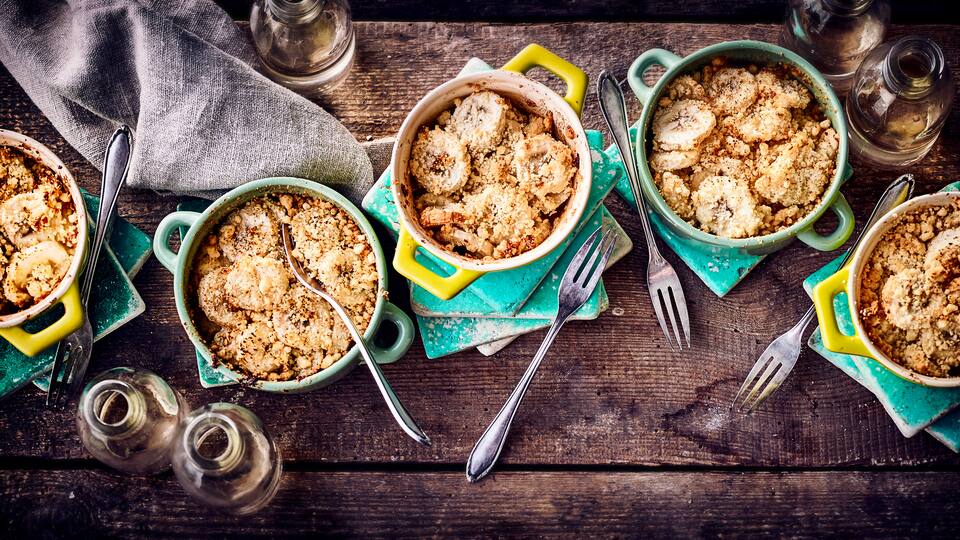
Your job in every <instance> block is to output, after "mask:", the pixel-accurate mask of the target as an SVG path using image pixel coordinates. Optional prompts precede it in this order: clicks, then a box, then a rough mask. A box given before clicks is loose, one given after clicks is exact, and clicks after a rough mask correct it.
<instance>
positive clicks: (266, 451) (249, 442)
mask: <svg viewBox="0 0 960 540" xmlns="http://www.w3.org/2000/svg"><path fill="white" fill-rule="evenodd" d="M281 470H282V465H281V461H280V452H279V450H278V449H277V447H276V445H274V443H273V439H272V438H271V437H270V435H269V434H268V433H267V431H266V430H265V429H264V427H263V424H262V423H261V422H260V419H259V418H257V417H256V415H254V414H253V413H252V412H250V411H249V410H247V409H245V408H243V407H241V406H239V405H233V404H230V403H211V404H210V405H207V406H205V407H202V408H200V409H197V410H195V411H193V412H191V413H190V414H189V415H187V417H186V418H185V419H184V420H183V423H182V429H181V431H180V436H179V440H178V441H177V444H176V445H174V450H173V472H174V473H175V474H176V476H177V480H179V481H180V484H181V485H182V486H183V489H184V490H186V491H187V493H189V494H190V495H191V496H193V497H195V498H197V499H198V500H200V501H201V502H203V503H204V504H207V505H209V506H212V507H214V508H217V509H218V510H221V511H224V512H228V513H232V514H240V515H242V514H252V513H253V512H256V511H257V510H259V509H261V508H263V507H264V506H266V505H267V503H269V502H270V500H271V499H273V496H274V495H276V493H277V488H278V487H279V485H280V473H281Z"/></svg>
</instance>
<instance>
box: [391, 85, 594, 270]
mask: <svg viewBox="0 0 960 540" xmlns="http://www.w3.org/2000/svg"><path fill="white" fill-rule="evenodd" d="M577 160H578V156H577V154H576V153H575V152H574V151H573V149H572V148H570V146H568V145H567V144H565V143H563V142H561V141H560V140H558V138H557V137H556V136H555V135H554V125H553V119H552V118H551V117H550V116H539V115H536V114H533V113H529V114H528V113H525V112H523V111H522V110H521V109H520V108H519V107H517V106H516V105H515V104H514V103H512V102H510V101H509V100H507V99H506V98H504V97H503V96H500V95H499V94H496V93H494V92H489V91H481V92H476V93H473V94H471V95H469V96H467V97H465V98H463V99H462V100H461V99H458V100H456V101H455V102H454V108H453V109H451V110H448V111H444V112H443V113H442V114H441V115H440V116H439V117H438V118H437V120H436V123H435V125H433V126H429V127H428V126H424V127H422V128H420V132H419V133H418V134H417V138H416V140H415V141H414V143H413V149H412V151H411V155H410V165H409V167H410V175H411V178H412V180H413V182H412V184H413V188H414V197H415V205H416V211H417V212H418V214H419V216H418V217H419V221H420V225H422V226H423V227H424V229H426V231H427V232H428V234H430V235H431V236H432V237H433V238H434V239H435V240H437V241H438V242H439V243H440V244H441V245H443V246H444V247H445V248H446V249H447V250H449V251H453V252H455V253H459V254H460V255H463V256H466V257H470V258H474V259H486V260H492V259H504V258H508V257H515V256H517V255H520V254H521V253H524V252H526V251H529V250H531V249H533V248H535V247H537V246H538V245H540V243H541V242H543V241H544V240H545V239H546V238H547V237H548V236H550V233H551V232H552V231H553V226H554V222H555V220H556V219H557V217H558V216H559V215H561V214H562V212H563V209H564V206H565V203H566V202H567V199H569V198H570V196H571V195H572V194H573V192H574V189H575V186H576V184H577V181H578V175H579V172H578V167H577V166H578V163H577Z"/></svg>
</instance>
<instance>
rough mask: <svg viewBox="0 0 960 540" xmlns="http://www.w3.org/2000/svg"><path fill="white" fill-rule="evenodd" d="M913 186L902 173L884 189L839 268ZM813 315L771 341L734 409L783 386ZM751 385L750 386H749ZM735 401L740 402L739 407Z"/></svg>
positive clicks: (755, 402)
mask: <svg viewBox="0 0 960 540" xmlns="http://www.w3.org/2000/svg"><path fill="white" fill-rule="evenodd" d="M913 185H914V182H913V175H910V174H905V175H903V176H901V177H900V178H897V179H896V180H894V182H893V183H892V184H890V186H888V187H887V189H886V191H884V192H883V195H881V196H880V200H879V201H877V206H876V207H875V208H874V209H873V213H871V214H870V218H869V219H867V222H866V224H865V225H864V226H863V230H862V231H860V235H859V236H858V237H857V239H856V240H855V241H854V242H853V245H852V246H850V250H849V251H847V254H846V255H844V257H843V259H842V260H841V262H840V266H843V265H845V264H847V261H848V260H850V257H851V256H852V255H853V252H854V251H856V250H857V246H858V245H859V244H860V241H861V240H863V237H864V235H865V234H866V233H867V231H868V230H870V228H871V227H872V226H873V224H874V223H876V222H877V221H879V220H880V218H882V217H883V216H884V215H886V214H887V212H889V211H890V210H892V209H893V208H895V207H896V206H898V205H899V204H901V203H902V202H904V201H906V200H907V199H909V198H910V196H911V195H912V194H913ZM814 315H815V313H814V309H813V306H810V309H808V310H807V312H806V313H804V314H803V317H801V318H800V321H799V322H797V324H796V325H794V327H793V328H791V329H790V330H787V332H786V333H785V334H783V335H782V336H780V337H778V338H777V339H776V340H774V342H773V343H771V344H770V346H768V347H767V349H766V350H765V351H763V354H761V355H760V359H759V360H757V363H756V364H754V365H753V369H751V370H750V374H748V375H747V379H746V380H745V381H743V385H741V386H740V391H739V392H737V396H736V397H735V398H733V406H734V407H738V408H739V409H740V410H744V409H746V410H748V411H752V410H753V409H755V408H756V407H757V405H760V403H762V402H763V401H764V400H765V399H767V398H768V397H770V394H772V393H773V392H774V391H775V390H776V389H777V388H779V387H780V385H781V384H783V381H785V380H786V378H787V375H789V374H790V372H791V371H792V370H793V367H794V366H796V365H797V359H798V358H799V357H800V350H801V348H802V347H803V344H802V343H801V339H802V338H803V334H804V331H805V330H806V329H807V326H808V325H809V324H810V322H811V321H813V318H814ZM764 368H766V369H764ZM761 370H763V374H762V375H760V377H759V378H758V377H757V374H759V373H760V372H761ZM751 383H753V384H752V386H751ZM748 388H749V389H750V390H749V392H747V389H748ZM737 402H739V406H738V403H737Z"/></svg>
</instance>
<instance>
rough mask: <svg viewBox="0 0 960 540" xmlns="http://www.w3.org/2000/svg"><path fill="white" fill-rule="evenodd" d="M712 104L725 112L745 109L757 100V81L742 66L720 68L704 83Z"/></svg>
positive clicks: (736, 112)
mask: <svg viewBox="0 0 960 540" xmlns="http://www.w3.org/2000/svg"><path fill="white" fill-rule="evenodd" d="M706 91H707V96H708V97H709V98H710V101H711V102H712V103H713V106H714V107H715V108H716V109H718V110H720V111H721V112H722V113H725V114H738V113H742V112H744V111H746V110H747V109H749V108H750V106H751V105H753V102H754V101H756V100H757V81H756V78H755V77H754V76H753V74H752V73H750V72H749V71H747V70H745V69H743V68H721V69H719V70H717V72H716V73H714V74H713V77H712V78H711V79H710V81H709V82H707V84H706Z"/></svg>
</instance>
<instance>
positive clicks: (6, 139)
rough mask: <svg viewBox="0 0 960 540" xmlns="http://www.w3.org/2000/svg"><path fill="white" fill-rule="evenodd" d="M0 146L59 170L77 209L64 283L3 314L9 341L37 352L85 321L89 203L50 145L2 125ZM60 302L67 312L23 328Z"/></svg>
mask: <svg viewBox="0 0 960 540" xmlns="http://www.w3.org/2000/svg"><path fill="white" fill-rule="evenodd" d="M0 146H11V147H14V148H16V149H17V150H19V151H21V152H23V153H24V154H26V155H27V156H29V157H31V158H33V159H35V160H37V161H39V162H40V163H43V164H44V165H46V166H47V167H49V168H50V170H51V171H53V172H54V173H56V174H58V175H59V176H60V178H62V179H63V183H64V184H65V185H66V186H67V187H68V188H69V189H70V197H71V198H72V199H73V206H74V208H75V209H76V210H75V211H76V213H77V224H78V227H77V247H76V249H75V250H74V252H73V260H71V261H70V267H69V268H68V269H67V273H66V274H65V275H64V276H63V279H62V280H61V281H60V283H59V284H58V285H57V286H56V288H54V289H53V292H51V293H50V294H48V295H47V296H46V297H45V298H43V299H42V300H40V301H39V302H37V303H36V304H34V305H32V306H30V307H28V308H27V309H24V310H22V311H18V312H16V313H9V314H7V315H0V337H2V338H3V339H5V340H7V341H9V342H10V344H11V345H13V346H14V347H16V348H17V349H18V350H19V351H20V352H22V353H23V354H25V355H27V356H36V355H37V354H39V353H40V352H41V351H43V350H44V349H46V348H47V347H50V346H51V345H53V344H54V343H57V342H58V341H60V340H61V339H63V338H65V337H67V335H69V334H70V333H72V332H73V331H74V330H76V329H78V328H80V326H82V325H83V317H84V315H83V306H82V305H81V303H80V285H79V283H78V280H77V275H78V274H79V273H80V270H81V268H82V267H83V261H84V258H85V257H86V253H87V232H88V231H87V227H88V225H87V207H86V205H85V204H84V202H83V195H82V194H81V193H80V186H78V185H77V182H76V180H75V179H74V178H73V175H72V174H70V171H69V170H68V169H67V167H66V165H64V164H63V162H62V161H60V158H58V157H57V156H56V154H54V153H53V152H52V151H50V149H49V148H47V147H46V146H44V145H42V144H40V143H39V142H37V141H35V140H33V139H31V138H30V137H27V136H26V135H21V134H20V133H16V132H14V131H7V130H5V129H0ZM56 304H63V307H64V312H63V315H61V316H60V317H59V318H57V319H56V320H55V321H53V322H51V323H50V324H49V325H47V326H46V327H45V328H43V329H41V330H37V331H36V332H29V331H27V330H24V329H23V325H24V324H25V323H26V322H27V321H29V320H31V319H33V318H35V317H38V316H40V315H41V314H43V313H45V312H46V311H47V310H48V309H50V308H52V307H53V306H55V305H56Z"/></svg>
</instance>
